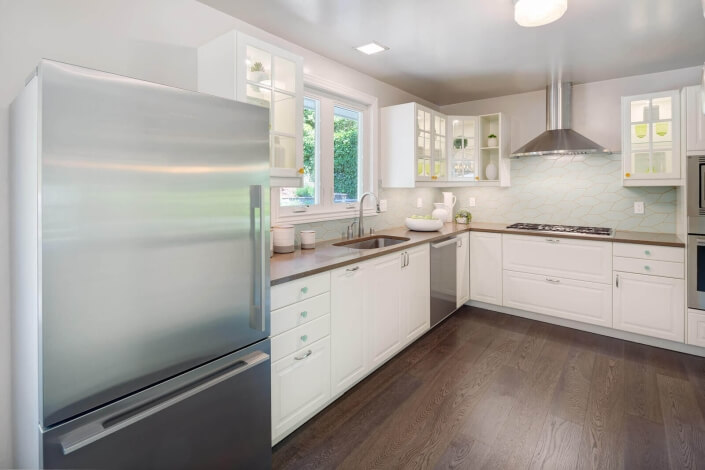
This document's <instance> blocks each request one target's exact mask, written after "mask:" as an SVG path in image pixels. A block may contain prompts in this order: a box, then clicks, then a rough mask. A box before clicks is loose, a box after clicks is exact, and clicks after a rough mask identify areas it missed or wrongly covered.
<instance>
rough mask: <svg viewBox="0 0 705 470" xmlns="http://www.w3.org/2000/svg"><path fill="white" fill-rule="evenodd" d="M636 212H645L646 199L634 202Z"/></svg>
mask: <svg viewBox="0 0 705 470" xmlns="http://www.w3.org/2000/svg"><path fill="white" fill-rule="evenodd" d="M634 213H635V214H643V213H644V201H636V202H635V203H634Z"/></svg>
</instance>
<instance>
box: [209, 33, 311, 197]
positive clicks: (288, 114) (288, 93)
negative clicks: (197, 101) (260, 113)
mask: <svg viewBox="0 0 705 470" xmlns="http://www.w3.org/2000/svg"><path fill="white" fill-rule="evenodd" d="M198 91H201V92H204V93H210V94H213V95H218V96H222V97H224V98H229V99H236V100H238V101H243V102H245V103H250V104H253V105H256V106H262V107H265V108H268V109H269V130H270V142H269V144H270V145H269V151H270V165H271V173H270V174H271V184H272V185H273V186H300V185H301V180H302V178H301V175H302V174H303V166H304V165H303V101H304V93H303V59H302V58H301V57H300V56H297V55H295V54H292V53H290V52H288V51H286V50H284V49H281V48H278V47H276V46H273V45H271V44H268V43H266V42H264V41H260V40H259V39H256V38H253V37H251V36H248V35H246V34H242V33H239V32H237V31H230V32H228V33H225V34H224V35H222V36H219V37H217V38H215V39H213V40H212V41H211V42H209V43H207V44H205V45H203V46H201V47H200V48H199V49H198Z"/></svg>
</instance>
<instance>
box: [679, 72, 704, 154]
mask: <svg viewBox="0 0 705 470" xmlns="http://www.w3.org/2000/svg"><path fill="white" fill-rule="evenodd" d="M683 93H684V94H685V107H686V113H685V120H686V130H685V134H686V152H687V154H688V155H705V89H703V87H702V86H700V85H698V86H691V87H687V88H685V89H684V91H683Z"/></svg>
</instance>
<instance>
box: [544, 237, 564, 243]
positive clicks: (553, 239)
mask: <svg viewBox="0 0 705 470" xmlns="http://www.w3.org/2000/svg"><path fill="white" fill-rule="evenodd" d="M546 241H547V242H548V243H560V242H561V241H560V240H557V239H555V238H547V239H546Z"/></svg>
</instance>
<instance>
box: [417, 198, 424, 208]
mask: <svg viewBox="0 0 705 470" xmlns="http://www.w3.org/2000/svg"><path fill="white" fill-rule="evenodd" d="M422 207H423V199H421V198H420V197H418V198H416V208H417V209H421V208H422Z"/></svg>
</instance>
